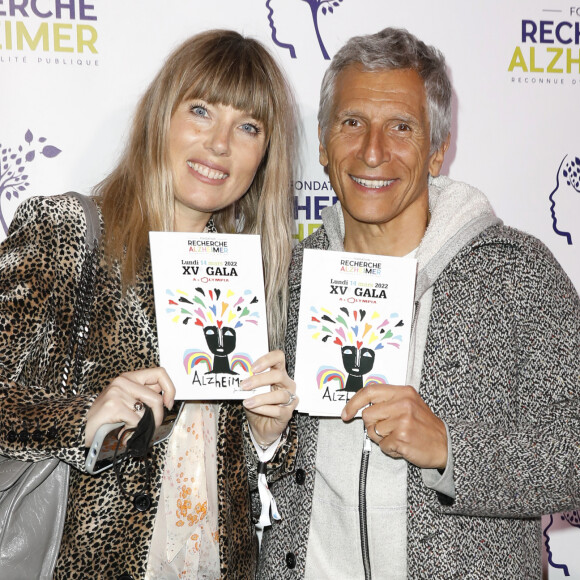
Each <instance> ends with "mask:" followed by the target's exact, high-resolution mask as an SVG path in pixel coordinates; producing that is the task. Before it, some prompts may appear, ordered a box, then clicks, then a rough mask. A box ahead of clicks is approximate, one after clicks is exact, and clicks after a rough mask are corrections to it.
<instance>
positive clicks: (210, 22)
mask: <svg viewBox="0 0 580 580" xmlns="http://www.w3.org/2000/svg"><path fill="white" fill-rule="evenodd" d="M385 26H403V27H406V28H408V29H409V30H410V31H411V32H413V33H415V34H417V35H418V36H419V37H420V38H421V39H423V40H425V41H426V42H428V43H430V44H434V45H436V46H437V47H439V48H440V49H441V50H442V51H443V52H444V53H445V55H446V57H447V60H448V64H449V70H450V74H451V78H452V81H453V85H454V89H455V96H454V101H455V116H454V123H453V141H452V146H451V149H450V151H449V152H448V155H447V160H446V163H445V172H446V173H448V174H449V175H450V176H451V177H452V178H454V179H459V180H463V181H468V182H469V183H471V184H473V185H475V186H477V187H479V188H480V189H481V190H483V191H484V192H485V193H486V194H487V195H488V197H489V198H490V200H491V202H492V204H493V207H494V209H495V211H496V212H497V214H498V215H499V216H500V217H501V218H502V219H503V220H504V221H505V222H506V223H507V224H509V225H513V226H516V227H518V228H521V229H524V230H526V231H528V232H530V233H532V234H534V235H536V236H537V237H539V238H540V239H542V240H543V241H544V242H545V243H546V244H547V245H548V247H549V248H550V249H551V250H552V252H553V253H554V254H555V255H556V257H557V258H558V260H559V261H560V262H561V264H562V265H563V267H564V268H565V269H566V271H567V272H568V274H569V275H570V277H571V278H572V280H573V282H574V284H575V285H576V287H577V288H580V262H579V260H578V253H579V252H578V249H579V248H580V219H579V217H580V172H579V171H578V170H579V169H580V159H578V157H580V143H579V142H578V135H579V134H580V115H579V114H578V112H577V109H578V102H579V99H580V29H579V27H580V8H578V7H574V6H573V5H572V3H567V2H563V1H561V0H544V1H543V2H542V1H540V0H526V2H525V3H524V2H519V1H518V0H485V1H483V0H472V1H471V2H464V1H461V0H440V1H438V2H433V1H432V0H415V1H414V2H401V1H399V2H395V1H394V0H212V1H211V2H208V1H207V0H205V1H201V0H163V2H159V1H154V0H123V1H122V2H121V1H119V0H66V1H65V0H0V89H1V90H0V162H1V163H0V239H1V238H3V237H4V233H3V231H4V230H3V226H4V225H5V224H9V222H10V220H11V218H12V216H13V214H14V211H15V208H16V206H17V205H18V203H19V201H20V200H22V199H24V198H26V197H30V196H32V195H39V194H41V195H53V194H57V193H61V192H63V191H67V190H69V189H77V190H80V191H83V192H89V190H90V188H91V186H92V185H94V184H95V183H96V182H98V181H99V180H100V179H101V178H102V177H104V176H105V175H106V174H107V173H108V171H109V170H110V169H111V168H112V166H113V164H114V161H115V158H116V156H117V155H118V153H119V151H120V148H121V144H122V142H123V140H124V138H125V135H126V131H127V127H128V123H129V120H130V116H131V114H132V111H133V108H134V106H135V104H136V102H137V99H138V98H139V96H140V95H141V93H142V92H143V91H144V89H145V87H146V85H147V84H148V82H149V81H150V80H151V79H152V77H153V75H154V74H155V73H156V72H157V70H158V68H159V67H160V65H161V63H162V62H163V60H164V58H165V57H166V55H167V54H168V53H169V52H170V51H171V50H172V49H173V48H174V47H175V46H177V45H178V44H179V43H180V42H181V41H182V40H184V39H185V38H186V37H188V36H190V35H192V34H194V33H196V32H198V31H201V30H204V29H207V28H234V29H236V30H239V31H240V32H243V33H245V34H249V35H252V36H255V37H257V38H259V39H260V40H262V41H263V42H264V43H265V44H266V45H267V46H269V47H270V48H271V49H272V51H273V52H274V53H275V54H276V55H277V56H278V58H279V61H280V62H281V64H282V66H283V67H284V68H285V69H286V71H287V72H288V75H289V77H290V79H291V80H292V82H293V84H294V87H295V89H296V93H297V95H298V100H299V103H300V107H301V113H302V118H303V124H304V142H303V168H302V170H301V172H300V175H299V178H298V179H297V181H296V183H295V190H296V196H297V197H296V200H297V230H296V237H297V238H302V237H304V236H305V235H307V234H308V233H310V232H311V231H312V230H313V228H315V227H316V226H317V222H318V218H319V212H320V209H321V208H322V207H324V206H326V205H329V204H331V203H332V199H333V192H332V190H331V188H330V184H329V182H328V180H327V178H326V176H325V174H324V172H323V171H322V169H321V167H320V166H319V165H318V143H317V131H316V111H317V104H318V90H319V86H320V80H321V77H322V74H323V72H324V70H325V69H326V66H327V64H328V60H327V57H329V56H330V57H332V55H333V54H334V53H335V52H336V50H337V49H338V47H340V46H341V45H342V44H343V42H344V41H345V40H346V39H347V38H349V37H350V36H353V35H355V34H365V33H369V32H375V31H377V30H379V29H380V28H383V27H385ZM575 172H576V173H575ZM544 525H545V528H546V534H545V559H546V576H547V577H549V578H550V579H554V578H556V579H557V578H578V579H580V550H578V545H580V544H579V540H580V521H579V516H578V513H577V512H572V513H568V514H561V515H560V514H558V515H555V516H553V517H547V518H545V519H544Z"/></svg>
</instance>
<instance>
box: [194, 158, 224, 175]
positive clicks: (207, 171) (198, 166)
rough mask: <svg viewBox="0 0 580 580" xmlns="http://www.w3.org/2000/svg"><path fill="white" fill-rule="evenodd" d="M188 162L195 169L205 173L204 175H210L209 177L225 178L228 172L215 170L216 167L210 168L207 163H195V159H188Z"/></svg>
mask: <svg viewBox="0 0 580 580" xmlns="http://www.w3.org/2000/svg"><path fill="white" fill-rule="evenodd" d="M187 164H188V165H189V166H190V167H191V168H192V169H193V170H194V171H197V172H198V173H200V174H201V175H203V176H204V177H209V179H225V178H226V177H227V176H228V174H227V173H222V172H221V171H215V170H214V169H210V168H209V167H207V166H205V165H201V164H200V163H193V161H188V162H187Z"/></svg>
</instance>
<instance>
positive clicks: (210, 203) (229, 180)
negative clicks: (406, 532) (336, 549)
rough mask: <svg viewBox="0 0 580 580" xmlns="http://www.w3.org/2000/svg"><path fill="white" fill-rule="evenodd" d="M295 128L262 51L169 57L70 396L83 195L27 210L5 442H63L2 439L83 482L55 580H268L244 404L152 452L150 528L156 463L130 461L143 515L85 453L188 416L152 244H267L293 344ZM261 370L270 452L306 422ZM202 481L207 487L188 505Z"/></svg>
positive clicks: (276, 315)
mask: <svg viewBox="0 0 580 580" xmlns="http://www.w3.org/2000/svg"><path fill="white" fill-rule="evenodd" d="M295 118H296V114H295V106H294V103H293V99H292V96H291V92H290V90H289V88H288V85H287V83H286V81H285V79H284V77H283V75H282V73H281V71H280V69H279V68H278V66H277V65H276V63H275V62H274V60H273V59H272V57H271V56H270V55H269V54H268V52H267V51H266V50H265V49H264V47H263V46H262V45H260V44H259V43H258V42H256V41H254V40H251V39H246V38H244V37H242V36H241V35H239V34H237V33H235V32H231V31H210V32H206V33H202V34H199V35H197V36H195V37H193V38H191V39H190V40H188V41H187V42H185V43H184V44H183V45H182V46H181V47H179V48H178V49H177V50H176V51H175V52H174V53H173V54H172V55H171V56H170V57H169V59H168V60H167V62H166V63H165V65H164V66H163V68H162V69H161V71H160V72H159V74H158V75H157V77H156V78H155V79H154V81H153V82H152V83H151V85H150V87H149V88H148V90H147V91H146V93H145V95H144V96H143V98H142V100H141V102H140V104H139V106H138V108H137V112H136V115H135V118H134V121H133V128H132V133H131V137H130V140H129V143H128V145H127V147H126V151H125V153H124V155H123V156H122V158H121V160H120V162H119V164H118V165H117V167H116V168H115V169H114V170H113V172H112V173H111V174H110V175H109V176H108V177H107V178H106V179H105V180H104V181H103V182H102V183H100V184H99V185H98V186H97V187H96V188H95V191H94V194H95V197H96V200H97V203H98V206H99V208H100V212H101V217H102V224H103V242H102V247H103V252H102V257H101V259H100V263H99V265H98V270H97V279H96V285H95V288H94V299H93V306H92V317H91V320H90V324H89V336H88V340H87V344H86V348H85V353H84V356H85V358H84V361H83V366H82V370H81V374H80V378H79V380H78V384H75V385H72V386H71V387H70V388H68V387H67V391H66V392H63V393H61V392H60V389H59V388H58V387H59V385H58V383H59V376H60V374H61V373H62V367H63V365H64V360H65V351H66V345H67V342H68V333H69V332H70V325H71V318H72V306H71V305H72V304H74V297H75V293H76V292H77V280H76V276H77V275H78V272H77V269H78V267H79V263H82V262H81V259H82V255H83V252H84V249H83V248H84V246H83V243H82V242H83V240H84V235H85V221H84V218H83V212H82V209H81V208H80V205H79V204H78V202H77V201H76V200H74V199H73V198H71V197H68V196H57V197H50V198H35V199H31V200H29V201H27V202H25V203H23V204H22V205H21V206H20V208H19V210H18V212H17V215H16V216H15V218H14V220H13V223H12V225H11V230H10V233H9V237H8V238H7V240H6V241H5V243H4V244H3V246H2V249H1V252H0V268H1V270H0V272H1V275H0V325H2V328H3V329H4V330H5V333H4V334H5V335H6V340H5V341H4V343H3V344H1V345H0V385H1V387H0V409H1V411H2V414H1V424H0V433H2V434H5V433H6V432H7V431H9V430H12V431H19V430H20V432H21V431H22V430H23V429H24V430H28V431H33V430H35V429H36V432H38V433H41V434H42V433H48V432H49V431H50V430H51V428H52V431H51V433H52V435H54V436H53V437H37V439H39V441H36V440H33V439H32V438H27V437H21V436H19V437H18V438H17V439H16V441H13V442H10V441H9V440H8V438H7V437H6V436H2V437H1V439H0V452H1V453H3V454H5V455H8V456H10V457H15V458H19V459H32V460H35V459H41V458H44V457H47V456H56V457H58V458H60V459H62V460H64V461H66V462H67V463H69V464H70V465H71V466H72V467H73V468H75V469H71V473H70V490H69V504H68V509H67V519H66V522H65V529H64V535H63V540H62V544H61V550H60V554H59V558H58V562H57V566H56V571H55V578H67V579H70V578H95V577H103V578H135V579H137V578H143V577H145V575H147V577H149V578H161V577H162V578H177V577H187V578H196V577H203V578H217V577H219V576H220V574H221V576H222V577H229V578H232V577H235V578H250V577H252V576H253V574H254V569H255V560H256V556H257V553H256V552H257V550H256V541H255V537H254V533H253V525H252V522H251V521H250V516H249V505H248V496H249V492H248V483H247V478H246V465H245V457H244V453H243V441H242V440H243V433H244V431H247V423H246V419H245V415H244V411H243V408H242V405H241V404H240V403H238V402H231V403H226V404H222V405H217V404H215V405H210V404H207V405H201V404H199V403H187V404H186V406H185V410H184V411H183V413H182V418H181V419H180V421H179V422H178V423H177V425H176V427H175V428H174V432H173V434H172V436H171V438H170V440H169V442H167V441H166V442H162V443H160V444H159V445H156V446H155V447H154V448H153V450H152V453H151V456H150V466H151V467H150V473H151V486H150V488H151V489H150V495H151V508H150V509H147V510H145V511H139V510H138V509H136V507H135V506H134V505H133V501H132V497H133V495H134V494H135V492H136V491H138V490H139V487H140V485H141V484H140V472H139V470H140V464H139V462H138V461H136V460H129V461H128V462H126V463H127V465H126V468H125V471H124V474H123V481H122V482H121V483H122V486H123V487H124V489H125V491H126V492H127V495H128V497H129V498H130V501H128V500H127V498H126V497H125V496H124V494H123V493H122V492H121V490H120V487H119V482H118V481H117V480H116V476H115V473H114V470H113V469H110V470H107V471H105V472H102V473H101V474H98V475H96V476H91V475H88V474H87V473H86V472H85V471H84V462H85V452H86V451H85V450H86V447H88V446H90V444H91V442H92V440H93V437H94V434H95V432H96V430H97V429H98V427H99V426H100V425H103V424H105V423H114V422H119V421H121V422H124V423H125V424H126V426H127V427H129V428H131V427H135V426H136V425H137V423H138V422H139V420H140V418H141V417H142V415H143V412H144V411H143V410H142V409H141V405H140V404H139V402H140V401H141V402H143V403H145V404H146V405H148V406H149V407H150V408H151V409H152V410H153V414H154V416H155V422H156V424H159V423H160V422H161V420H162V417H163V408H164V407H167V408H170V407H172V406H173V397H174V387H173V385H172V383H171V380H170V379H169V377H168V376H167V374H166V373H165V371H164V370H163V369H161V368H159V367H158V348H157V337H156V332H155V315H154V307H153V288H152V281H151V267H150V261H149V250H148V232H149V231H150V230H165V231H172V230H173V231H190V232H201V231H204V230H209V231H214V230H217V231H218V232H236V231H238V232H242V233H259V234H261V239H262V247H263V259H264V271H265V286H266V302H267V310H268V323H269V334H270V337H269V338H270V345H271V347H272V348H277V347H278V346H279V345H280V344H281V343H282V337H283V335H284V330H285V311H286V303H287V299H286V290H285V283H286V271H287V267H288V262H289V252H290V246H291V228H292V212H291V209H292V197H291V192H290V191H289V183H290V179H291V173H292V164H293V159H294V145H295V139H294V137H295V127H294V119H295ZM55 289H56V291H55ZM262 369H264V371H263V372H261V373H260V372H259V371H261V370H262ZM268 369H269V370H268ZM254 370H255V372H256V374H255V375H254V376H253V377H252V379H251V380H250V381H249V383H250V384H249V386H250V387H257V386H262V385H269V384H270V385H273V386H274V389H273V390H272V391H271V392H270V393H268V394H266V395H260V397H259V398H258V397H256V399H257V401H255V402H256V403H257V405H258V406H257V407H254V408H252V412H248V418H249V423H250V425H251V428H252V430H253V434H254V436H255V439H256V440H257V442H258V444H260V445H267V444H270V443H272V442H273V441H275V440H276V439H277V438H278V436H279V435H280V434H281V432H282V430H283V427H284V425H285V424H286V423H287V421H288V419H289V417H290V415H291V413H292V411H293V410H294V408H295V406H296V402H295V401H290V403H291V404H289V405H286V403H287V402H289V398H290V399H292V397H290V395H291V394H292V393H294V392H295V385H294V383H293V381H291V380H290V379H289V378H288V376H287V374H286V371H285V364H284V357H283V355H282V353H281V352H280V351H273V352H270V353H268V354H266V355H265V356H264V357H262V358H261V359H259V360H258V361H256V363H255V365H254ZM216 414H218V415H219V417H216ZM184 417H185V419H184ZM200 433H203V436H202V437H201V439H202V440H203V441H202V443H201V444H200V443H199V440H200V439H199V438H197V437H196V436H197V434H200ZM11 439H14V438H13V437H12V438H11ZM216 440H217V443H216ZM216 448H217V449H216ZM168 449H169V450H170V452H169V453H167V450H168ZM182 457H187V458H191V457H194V458H195V460H189V459H186V460H184V461H181V459H182ZM184 465H185V471H186V472H187V470H188V469H189V474H190V476H191V477H190V478H189V480H188V482H189V483H188V493H189V494H190V496H189V497H188V498H185V499H184V498H182V497H180V490H181V489H182V487H183V486H181V483H180V481H181V480H180V478H181V477H182V476H183V474H182V473H181V472H182V470H183V469H182V468H183V466H184ZM192 466H193V467H192ZM192 469H193V471H192ZM194 478H195V481H193V479H194ZM192 481H193V483H192ZM162 482H163V485H162ZM177 486H181V487H179V488H178V487H177ZM191 488H192V489H191ZM192 497H193V498H195V499H196V500H197V502H198V503H197V505H196V507H197V508H198V509H197V510H196V512H195V514H194V516H195V518H193V519H192V518H190V520H189V523H193V524H194V525H193V526H192V527H191V528H188V530H187V532H184V531H183V529H182V528H184V526H183V525H181V526H180V524H179V518H180V517H181V516H183V515H184V514H183V513H179V512H180V510H181V512H183V511H184V510H185V511H186V512H187V511H188V510H189V508H190V503H188V502H191V498H192ZM160 498H161V499H160ZM141 507H142V506H141ZM176 513H177V516H176ZM190 515H191V514H190ZM192 517H193V516H192ZM193 520H195V521H193ZM182 523H183V522H182Z"/></svg>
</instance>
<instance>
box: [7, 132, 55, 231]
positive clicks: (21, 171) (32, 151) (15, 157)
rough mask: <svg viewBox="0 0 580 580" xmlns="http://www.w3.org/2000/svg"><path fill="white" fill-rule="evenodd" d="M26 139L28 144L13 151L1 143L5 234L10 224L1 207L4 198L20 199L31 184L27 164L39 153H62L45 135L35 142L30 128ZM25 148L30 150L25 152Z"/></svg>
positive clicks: (46, 155)
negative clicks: (47, 143)
mask: <svg viewBox="0 0 580 580" xmlns="http://www.w3.org/2000/svg"><path fill="white" fill-rule="evenodd" d="M24 141H25V142H26V145H19V146H18V149H17V151H16V152H13V151H12V148H11V147H3V146H2V144H0V160H1V162H0V224H1V225H2V228H3V230H4V233H5V234H6V233H7V232H8V226H7V224H6V220H5V218H4V213H3V211H2V207H1V203H2V198H4V197H5V198H6V199H7V200H10V199H12V198H13V197H15V198H17V199H18V198H19V197H20V194H21V193H23V192H24V191H26V189H27V188H28V186H29V185H30V183H29V182H28V181H27V180H28V172H27V166H28V164H29V163H32V162H33V161H34V160H35V159H36V155H37V153H38V154H39V155H43V156H44V157H47V158H48V159H52V158H53V157H56V156H57V155H59V154H60V153H61V150H60V149H58V148H57V147H54V146H53V145H45V143H46V138H45V137H40V138H39V139H38V141H37V143H36V144H35V143H33V141H34V135H33V134H32V131H30V129H29V130H28V131H26V133H25V135H24ZM25 149H28V151H26V152H25Z"/></svg>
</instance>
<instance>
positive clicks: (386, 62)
mask: <svg viewBox="0 0 580 580" xmlns="http://www.w3.org/2000/svg"><path fill="white" fill-rule="evenodd" d="M352 64H360V65H362V68H363V70H367V71H381V70H399V69H412V70H415V71H417V73H418V74H419V76H420V77H421V78H422V79H423V83H424V85H425V93H426V95H427V107H428V111H429V123H430V126H431V153H433V152H434V151H437V150H438V149H439V148H440V147H441V145H443V143H444V142H445V140H446V139H447V136H448V135H449V131H450V129H451V94H452V89H451V82H450V81H449V77H448V76H447V71H446V66H445V57H444V56H443V54H442V53H441V51H439V50H438V49H436V48H435V47H433V46H428V45H426V44H425V43H424V42H422V41H421V40H419V39H418V38H417V37H416V36H414V35H413V34H411V33H410V32H408V31H407V30H405V29H403V28H385V29H384V30H381V31H380V32H377V33H375V34H368V35H365V36H355V37H353V38H351V39H350V40H348V41H347V43H346V44H345V45H344V46H343V47H342V48H341V49H340V50H339V51H338V52H337V53H336V54H335V56H334V58H333V59H332V62H331V63H330V66H329V67H328V70H327V71H326V73H325V74H324V78H323V79H322V86H321V88H320V104H319V107H318V124H319V125H320V128H321V134H322V142H323V143H324V141H325V134H326V131H327V129H328V125H329V122H330V114H331V111H332V106H333V101H334V90H335V86H336V81H337V78H338V76H339V74H340V73H341V72H342V71H343V70H344V69H345V68H347V67H348V66H350V65H352Z"/></svg>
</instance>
